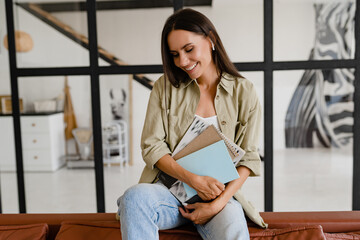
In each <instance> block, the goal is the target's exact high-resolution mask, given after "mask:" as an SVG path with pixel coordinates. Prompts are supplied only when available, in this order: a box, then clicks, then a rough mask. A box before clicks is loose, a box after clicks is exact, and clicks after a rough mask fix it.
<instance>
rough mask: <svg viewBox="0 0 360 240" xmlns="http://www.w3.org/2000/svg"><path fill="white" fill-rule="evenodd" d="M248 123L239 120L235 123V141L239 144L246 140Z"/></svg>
mask: <svg viewBox="0 0 360 240" xmlns="http://www.w3.org/2000/svg"><path fill="white" fill-rule="evenodd" d="M247 125H248V124H247V123H243V122H241V121H237V122H236V124H235V138H234V142H235V143H236V144H238V145H241V143H242V141H243V140H244V136H245V133H246V129H247Z"/></svg>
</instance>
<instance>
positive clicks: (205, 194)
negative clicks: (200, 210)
mask: <svg viewBox="0 0 360 240" xmlns="http://www.w3.org/2000/svg"><path fill="white" fill-rule="evenodd" d="M190 186H191V187H192V188H194V189H195V190H196V192H197V194H198V195H199V197H200V198H201V199H202V200H204V201H210V200H213V199H215V198H216V197H217V196H219V195H220V194H221V193H222V192H223V191H224V190H225V185H224V184H223V183H221V182H219V181H218V180H216V179H215V178H212V177H208V176H198V175H196V176H195V177H194V178H193V179H192V181H191V185H190Z"/></svg>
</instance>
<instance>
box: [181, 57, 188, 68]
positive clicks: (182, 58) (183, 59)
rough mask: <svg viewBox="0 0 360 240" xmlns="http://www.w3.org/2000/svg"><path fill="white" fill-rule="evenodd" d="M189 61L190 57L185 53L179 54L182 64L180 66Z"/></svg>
mask: <svg viewBox="0 0 360 240" xmlns="http://www.w3.org/2000/svg"><path fill="white" fill-rule="evenodd" d="M188 63H189V59H188V58H187V57H186V55H185V54H180V55H179V64H180V67H185V66H187V65H188Z"/></svg>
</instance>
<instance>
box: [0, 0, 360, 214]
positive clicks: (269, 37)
mask: <svg viewBox="0 0 360 240" xmlns="http://www.w3.org/2000/svg"><path fill="white" fill-rule="evenodd" d="M5 6H6V21H7V32H8V45H9V65H10V81H11V93H12V94H11V95H12V109H13V112H12V118H13V124H14V136H15V156H16V172H17V173H16V174H17V186H18V201H19V212H20V213H26V198H25V181H24V169H23V155H22V140H21V125H20V111H19V92H18V78H19V77H30V76H64V75H70V76H71V75H72V76H73V75H87V76H90V81H91V100H92V101H91V104H92V119H93V134H94V154H95V180H96V200H97V212H105V192H104V173H103V157H102V142H101V115H100V92H99V76H100V75H102V74H105V75H106V74H139V73H142V74H148V73H162V66H161V65H131V66H110V67H105V66H104V67H102V66H99V63H98V57H99V54H98V50H97V25H96V1H95V0H87V2H86V11H87V21H88V23H87V25H88V33H89V57H90V66H86V67H59V68H18V67H17V63H16V52H15V38H14V14H13V6H14V4H13V0H6V2H5ZM173 6H174V11H175V10H177V9H181V8H183V7H184V1H183V0H174V1H173ZM273 6H274V3H273V0H263V10H264V12H263V16H264V19H263V21H264V61H262V62H236V63H234V64H235V66H236V67H237V69H238V70H239V71H262V72H264V103H263V105H264V120H265V124H264V126H265V129H264V148H265V151H264V182H265V185H264V191H265V195H264V198H265V199H264V200H265V201H264V202H265V206H264V209H265V211H273V154H274V153H273V72H274V71H279V70H300V69H301V70H306V69H334V68H353V69H355V81H354V88H355V92H354V125H353V138H354V140H353V189H352V209H353V210H360V148H359V147H356V146H360V8H359V7H358V6H360V0H356V14H355V58H354V59H347V60H324V61H274V60H273ZM0 194H1V193H0ZM1 210H2V208H1V199H0V213H1V212H2V211H1Z"/></svg>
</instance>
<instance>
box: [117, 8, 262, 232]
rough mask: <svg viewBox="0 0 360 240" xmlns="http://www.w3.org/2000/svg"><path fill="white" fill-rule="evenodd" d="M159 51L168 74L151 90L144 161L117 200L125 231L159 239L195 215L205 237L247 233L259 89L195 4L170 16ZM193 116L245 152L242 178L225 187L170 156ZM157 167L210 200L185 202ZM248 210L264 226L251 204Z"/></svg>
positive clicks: (255, 163) (239, 168)
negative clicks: (247, 187) (246, 193)
mask: <svg viewBox="0 0 360 240" xmlns="http://www.w3.org/2000/svg"><path fill="white" fill-rule="evenodd" d="M161 52H162V60H163V67H164V73H165V74H164V76H163V77H161V78H160V79H159V80H158V81H156V82H155V84H154V88H153V90H152V92H151V94H150V99H149V103H148V110H147V114H146V119H145V124H144V128H143V133H142V139H141V148H142V155H143V158H144V161H145V162H146V167H145V168H144V170H143V173H142V176H141V179H140V184H138V185H136V186H133V187H131V188H130V189H128V190H127V191H126V192H125V193H124V195H123V196H122V197H120V198H119V200H118V205H119V211H118V214H119V216H120V221H121V232H122V237H123V239H158V238H159V235H158V230H159V229H160V230H161V229H170V228H174V227H177V226H180V225H183V224H185V223H190V222H192V223H193V224H194V225H195V227H196V228H197V230H198V232H199V233H200V235H201V236H202V238H203V239H249V233H248V229H247V224H246V220H245V216H244V212H243V208H242V204H248V203H247V202H246V201H244V198H243V197H242V195H241V193H240V191H239V189H240V188H241V186H242V185H243V184H244V182H245V181H246V179H247V177H248V176H249V175H259V172H260V158H259V155H258V153H257V152H256V150H257V146H256V145H257V140H258V135H259V129H260V119H261V111H260V105H259V101H258V98H257V96H256V93H255V89H254V87H253V85H252V84H251V83H250V82H249V81H248V80H246V79H244V78H243V77H242V76H241V75H240V74H239V73H238V72H237V70H236V68H235V67H234V65H233V64H232V63H231V61H230V59H229V57H228V56H227V54H226V52H225V49H224V47H223V44H222V42H221V40H220V38H219V36H218V34H217V32H216V30H215V27H214V26H213V24H212V23H211V22H210V20H209V19H208V18H206V17H205V16H204V15H203V14H201V13H199V12H196V11H194V10H191V9H184V10H180V11H177V12H176V13H174V14H173V15H172V16H170V17H169V18H168V19H167V21H166V23H165V26H164V28H163V32H162V42H161ZM195 115H198V116H200V117H202V118H203V119H204V120H205V121H208V122H212V123H214V125H215V127H217V128H219V129H220V130H221V131H222V133H223V134H225V136H227V137H228V138H230V139H233V140H234V142H235V143H236V144H238V145H239V146H240V147H242V148H243V149H244V150H245V151H246V154H245V155H244V157H243V158H242V160H241V161H240V163H239V164H238V166H237V171H238V173H239V176H240V178H238V179H236V180H233V181H232V182H230V183H228V184H227V185H226V186H225V185H224V184H222V183H221V182H219V181H217V180H216V179H214V178H212V177H208V176H198V175H195V174H193V173H191V172H189V171H187V170H185V169H183V168H182V167H181V166H180V165H178V164H177V163H176V161H175V160H174V159H173V158H172V157H171V153H172V151H173V150H174V148H175V147H176V145H177V144H178V143H179V141H180V140H181V138H182V136H183V135H184V134H185V132H186V131H187V129H188V127H189V126H190V124H191V123H192V121H193V119H194V117H195ZM159 170H161V171H163V172H165V173H167V174H168V175H170V176H173V177H175V178H176V179H179V180H181V181H183V182H185V183H187V184H188V185H189V186H191V187H192V188H194V189H195V190H196V191H197V193H198V195H199V196H200V197H201V198H202V199H203V200H206V203H205V202H201V203H195V204H189V205H187V206H185V207H184V208H183V207H181V204H180V203H179V202H178V201H177V200H176V198H175V197H174V196H173V195H172V194H171V193H170V192H169V190H168V189H167V188H166V187H165V186H164V185H163V184H162V183H161V182H160V181H157V179H156V175H157V173H158V171H159ZM151 183H155V184H151ZM233 196H234V197H235V198H237V199H238V200H239V201H240V202H241V203H240V202H239V201H237V200H235V198H233ZM246 209H247V210H248V212H249V213H250V214H248V216H249V217H250V218H251V219H252V220H254V221H255V222H257V223H258V224H260V225H262V226H263V227H265V224H264V223H263V221H262V219H261V217H260V215H258V213H257V212H256V211H255V210H254V209H251V206H249V205H247V206H246Z"/></svg>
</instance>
